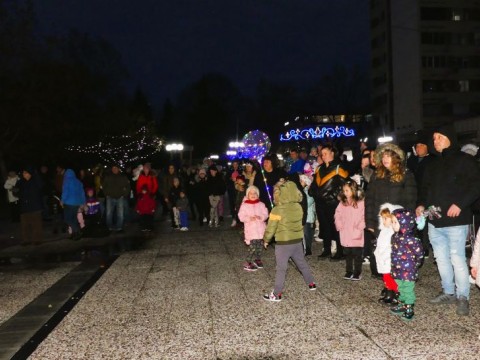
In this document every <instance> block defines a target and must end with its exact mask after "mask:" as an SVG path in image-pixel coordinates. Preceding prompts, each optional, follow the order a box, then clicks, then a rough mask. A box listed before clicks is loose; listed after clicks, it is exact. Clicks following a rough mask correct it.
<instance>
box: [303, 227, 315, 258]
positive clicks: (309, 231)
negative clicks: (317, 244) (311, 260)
mask: <svg viewBox="0 0 480 360" xmlns="http://www.w3.org/2000/svg"><path fill="white" fill-rule="evenodd" d="M314 226H315V224H313V223H309V222H307V223H305V225H303V241H304V243H305V244H304V245H305V253H306V254H309V255H311V254H312V242H313V234H314V231H315V228H314Z"/></svg>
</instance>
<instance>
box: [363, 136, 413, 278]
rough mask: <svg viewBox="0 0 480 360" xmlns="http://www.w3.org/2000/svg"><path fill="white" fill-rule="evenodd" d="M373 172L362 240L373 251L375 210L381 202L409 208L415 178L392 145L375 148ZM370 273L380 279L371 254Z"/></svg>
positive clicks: (411, 205)
mask: <svg viewBox="0 0 480 360" xmlns="http://www.w3.org/2000/svg"><path fill="white" fill-rule="evenodd" d="M375 164H376V168H375V173H374V174H373V175H372V177H371V179H370V183H369V184H368V189H367V191H366V194H365V221H366V227H367V230H368V232H367V233H366V234H365V235H366V239H365V241H369V242H370V244H369V245H370V248H371V249H373V248H374V245H373V244H374V243H375V237H376V236H378V234H379V230H378V226H379V224H378V209H379V208H380V206H381V205H382V204H384V203H391V204H396V205H400V206H401V207H403V208H409V209H413V208H415V205H416V200H417V185H416V183H415V177H414V176H413V174H412V173H411V172H410V171H408V169H407V168H406V167H405V153H404V152H403V150H402V149H400V147H399V146H397V145H395V144H392V143H385V144H381V145H379V146H378V147H377V148H376V149H375ZM370 270H371V272H372V276H373V277H377V278H381V276H380V274H379V273H378V271H377V266H376V259H375V256H374V253H372V254H370Z"/></svg>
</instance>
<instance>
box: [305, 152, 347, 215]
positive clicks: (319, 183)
mask: <svg viewBox="0 0 480 360" xmlns="http://www.w3.org/2000/svg"><path fill="white" fill-rule="evenodd" d="M347 177H348V171H346V170H345V169H344V168H343V167H342V166H341V164H340V161H338V159H335V160H334V161H332V162H331V163H329V164H328V166H327V164H326V163H324V164H322V165H320V166H319V167H318V169H317V171H316V172H315V174H314V176H313V181H312V184H311V185H310V188H309V190H308V193H309V194H310V196H312V197H313V198H314V200H315V203H317V204H318V205H319V206H329V207H331V208H333V209H335V208H336V207H337V205H338V198H337V197H338V194H339V193H340V191H342V186H343V184H344V183H345V179H346V178H347Z"/></svg>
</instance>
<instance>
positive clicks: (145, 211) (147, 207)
mask: <svg viewBox="0 0 480 360" xmlns="http://www.w3.org/2000/svg"><path fill="white" fill-rule="evenodd" d="M156 207H157V203H156V201H155V199H153V198H152V197H151V196H150V195H149V194H140V195H139V198H138V200H137V205H136V206H135V211H136V212H137V213H139V214H140V215H151V214H153V213H154V212H155V208H156Z"/></svg>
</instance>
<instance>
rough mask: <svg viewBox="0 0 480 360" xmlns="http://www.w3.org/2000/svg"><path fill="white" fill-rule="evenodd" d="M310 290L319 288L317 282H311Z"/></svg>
mask: <svg viewBox="0 0 480 360" xmlns="http://www.w3.org/2000/svg"><path fill="white" fill-rule="evenodd" d="M308 290H312V291H313V290H317V284H315V283H310V284H308Z"/></svg>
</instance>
